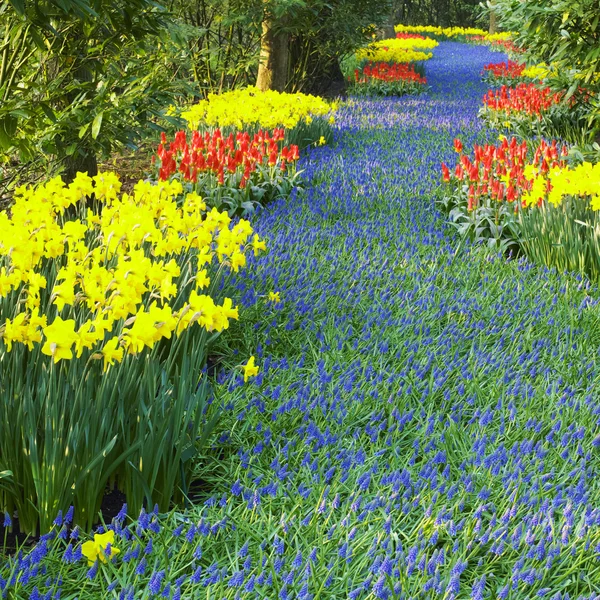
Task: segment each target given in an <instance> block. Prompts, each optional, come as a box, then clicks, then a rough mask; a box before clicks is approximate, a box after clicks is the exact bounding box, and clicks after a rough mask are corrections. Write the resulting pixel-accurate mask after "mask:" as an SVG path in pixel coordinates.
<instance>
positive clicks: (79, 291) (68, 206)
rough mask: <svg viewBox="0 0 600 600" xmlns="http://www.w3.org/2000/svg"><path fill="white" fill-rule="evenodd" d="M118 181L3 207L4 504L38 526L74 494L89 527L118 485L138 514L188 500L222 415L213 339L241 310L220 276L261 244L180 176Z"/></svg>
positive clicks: (0, 360) (108, 177)
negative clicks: (210, 355)
mask: <svg viewBox="0 0 600 600" xmlns="http://www.w3.org/2000/svg"><path fill="white" fill-rule="evenodd" d="M119 188H120V183H119V181H118V178H117V177H116V176H115V175H114V174H111V173H104V174H100V175H98V176H96V177H95V178H94V179H93V180H92V179H90V178H89V177H88V176H86V175H83V174H79V175H78V176H77V178H76V179H75V181H74V182H73V183H72V184H70V185H69V186H65V185H64V184H63V183H62V181H61V179H60V178H55V179H52V180H51V181H49V182H47V183H46V184H44V185H40V186H38V187H36V188H29V189H21V190H19V193H18V195H17V197H16V201H15V203H14V206H13V207H12V209H11V214H10V216H9V215H8V214H7V213H6V212H3V213H0V265H1V267H0V323H2V325H1V326H0V337H1V341H0V406H1V410H2V414H1V415H0V473H1V474H2V478H1V479H0V509H1V510H4V511H6V512H8V513H9V514H12V513H13V511H15V510H16V511H17V512H18V515H19V524H20V527H21V529H22V530H23V531H26V532H35V531H36V529H37V526H38V524H39V526H40V527H41V529H42V530H43V531H47V530H48V528H49V527H50V524H51V519H52V515H55V514H56V513H57V512H58V511H59V510H66V509H67V508H68V507H69V505H71V504H75V505H76V506H77V512H76V514H75V520H76V522H77V523H79V524H81V525H82V526H84V527H86V528H89V527H90V526H91V525H92V523H93V522H94V520H95V518H96V515H97V511H98V508H99V506H100V502H101V500H102V497H103V495H104V492H105V489H106V486H107V484H108V483H109V482H113V483H114V482H116V484H117V485H118V487H119V489H120V490H122V491H123V492H124V493H125V495H126V497H127V500H128V502H129V504H130V506H131V507H135V509H136V510H139V508H140V507H141V506H142V505H143V504H144V503H146V504H147V505H150V506H151V505H153V504H154V503H155V502H156V503H158V505H159V507H160V508H161V510H166V509H167V508H168V507H169V505H170V502H171V500H172V499H173V498H174V499H175V500H177V499H181V497H182V493H183V492H185V489H186V485H187V484H188V483H189V481H188V480H187V477H188V473H189V467H190V460H191V458H193V457H194V456H195V455H196V453H197V450H198V447H199V446H200V445H201V444H202V443H203V442H204V441H205V440H206V437H207V435H208V434H209V433H210V430H211V427H212V424H213V423H214V421H213V419H214V418H216V416H217V415H218V410H217V407H211V409H210V411H209V412H206V409H207V403H208V402H209V400H210V389H209V385H208V383H207V381H206V379H205V377H202V375H201V371H202V368H203V366H204V364H205V361H206V357H207V350H208V347H209V345H210V343H211V341H212V340H213V339H214V338H215V337H216V336H218V335H219V334H220V332H222V331H223V330H225V329H227V327H228V326H229V321H230V319H237V318H238V311H237V308H235V307H234V306H233V303H232V301H231V299H229V298H222V297H221V296H222V292H221V291H220V290H221V287H220V283H221V280H222V278H223V277H225V276H226V274H227V273H228V272H229V271H232V270H233V271H238V270H239V269H240V268H242V267H244V265H245V263H246V252H247V251H249V250H251V249H253V250H254V252H259V251H260V250H261V249H264V242H262V241H261V240H260V239H259V238H258V236H254V238H253V240H252V241H251V235H252V227H251V226H250V224H249V223H248V222H247V221H243V220H241V221H239V222H238V223H236V224H235V225H234V224H232V223H231V222H230V219H229V217H228V216H227V214H225V213H219V212H218V211H217V210H214V209H213V210H212V211H211V212H208V213H207V212H206V206H205V204H204V202H203V201H202V200H201V199H200V198H199V197H198V196H197V195H196V194H193V193H188V194H185V195H183V194H182V186H181V184H180V183H179V182H177V181H172V182H159V183H158V184H157V185H152V184H150V183H144V182H140V183H138V184H137V185H136V187H135V190H134V192H133V194H132V195H127V194H124V195H123V196H119ZM92 195H93V196H94V198H95V200H94V201H93V202H91V203H90V201H89V200H88V197H90V196H92Z"/></svg>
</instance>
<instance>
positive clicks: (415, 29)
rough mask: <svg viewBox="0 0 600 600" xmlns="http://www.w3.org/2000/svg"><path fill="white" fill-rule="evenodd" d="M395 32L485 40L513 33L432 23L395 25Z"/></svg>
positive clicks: (502, 37)
mask: <svg viewBox="0 0 600 600" xmlns="http://www.w3.org/2000/svg"><path fill="white" fill-rule="evenodd" d="M394 30H395V31H396V33H431V34H433V35H439V36H444V37H449V38H452V37H457V36H459V35H464V36H468V35H477V36H483V37H485V38H486V40H487V41H489V42H493V41H499V40H509V39H510V38H511V37H512V36H513V35H514V34H513V33H511V32H510V31H502V32H499V33H489V32H488V31H485V30H484V29H478V28H477V27H437V26H434V25H396V26H395V27H394Z"/></svg>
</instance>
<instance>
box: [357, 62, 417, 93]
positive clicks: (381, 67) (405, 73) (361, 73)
mask: <svg viewBox="0 0 600 600" xmlns="http://www.w3.org/2000/svg"><path fill="white" fill-rule="evenodd" d="M349 83H350V86H351V88H352V91H353V92H354V93H356V94H361V95H372V96H400V95H402V94H408V93H415V92H419V91H421V90H422V89H424V88H425V85H426V84H427V79H426V78H425V77H423V76H422V75H421V74H420V73H418V72H417V71H416V70H415V68H414V66H413V65H412V64H410V63H386V62H369V63H367V64H366V65H365V66H364V67H363V68H362V69H355V71H354V81H352V79H350V81H349Z"/></svg>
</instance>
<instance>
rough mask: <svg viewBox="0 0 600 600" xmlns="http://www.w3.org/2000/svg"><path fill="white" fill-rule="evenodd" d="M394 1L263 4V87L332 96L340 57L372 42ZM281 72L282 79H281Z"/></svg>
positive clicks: (270, 0) (280, 0) (279, 0)
mask: <svg viewBox="0 0 600 600" xmlns="http://www.w3.org/2000/svg"><path fill="white" fill-rule="evenodd" d="M392 7H393V1H392V0H264V1H263V2H262V5H261V13H262V17H263V29H262V31H263V36H262V41H263V43H262V48H261V50H262V52H261V64H260V67H259V76H258V84H259V87H261V89H281V87H282V81H283V80H284V79H285V84H284V86H285V88H286V89H288V90H303V91H308V92H313V93H336V92H338V91H339V86H340V85H341V86H343V83H344V80H343V77H342V75H341V71H340V68H339V59H340V58H342V57H343V56H345V55H348V54H351V53H352V52H354V51H355V50H356V49H357V48H359V47H360V46H362V45H363V44H364V43H365V41H368V40H369V39H371V37H372V35H373V34H374V33H376V31H377V29H378V28H379V27H381V26H382V25H384V24H385V22H386V20H387V19H388V18H389V15H390V13H391V11H392ZM284 74H285V75H284Z"/></svg>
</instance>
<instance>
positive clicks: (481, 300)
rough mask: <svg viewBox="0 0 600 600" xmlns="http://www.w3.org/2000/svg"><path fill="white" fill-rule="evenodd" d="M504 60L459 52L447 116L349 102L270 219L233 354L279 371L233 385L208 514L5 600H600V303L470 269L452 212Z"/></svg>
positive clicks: (122, 521) (541, 273)
mask: <svg viewBox="0 0 600 600" xmlns="http://www.w3.org/2000/svg"><path fill="white" fill-rule="evenodd" d="M497 57H498V54H495V53H492V52H490V51H489V50H488V49H486V48H485V47H479V46H467V45H463V44H457V43H450V42H444V43H441V44H440V46H439V47H438V48H437V49H436V54H435V56H434V58H433V59H432V60H431V61H429V62H428V64H427V78H428V82H429V84H430V85H431V90H430V91H429V92H428V93H425V94H422V95H419V96H418V97H404V98H399V99H393V98H386V99H377V100H368V99H361V100H360V101H352V102H349V103H348V104H346V105H345V106H344V107H343V108H342V109H341V111H340V115H339V117H338V119H337V121H338V122H337V132H336V138H337V139H336V141H337V143H336V144H335V145H333V146H332V147H323V148H318V149H315V150H313V151H312V152H311V153H310V154H309V156H307V157H305V158H304V159H303V161H302V166H301V168H303V169H305V172H304V178H305V180H307V181H308V182H309V184H308V185H307V187H306V189H305V190H304V191H300V192H298V193H297V194H294V195H292V197H290V198H289V199H288V200H284V201H280V202H276V203H274V204H272V205H270V206H268V207H267V208H266V209H265V210H263V211H262V212H261V213H259V214H258V215H257V217H256V218H255V219H254V221H253V225H254V227H255V229H256V230H257V232H258V233H259V234H260V235H261V236H264V237H266V238H267V240H268V245H269V250H270V251H269V253H268V255H267V256H264V257H259V258H257V259H256V261H255V264H254V266H253V268H252V269H248V271H247V274H245V275H243V276H240V277H238V278H237V280H236V281H235V282H234V286H235V289H236V291H237V294H238V297H239V298H240V301H241V303H242V305H243V306H244V307H245V308H244V312H245V314H244V318H242V319H241V320H240V324H239V325H236V326H235V327H233V328H232V329H231V330H230V332H229V333H228V335H227V336H226V337H225V338H223V339H222V341H221V342H220V343H221V344H223V346H222V347H221V348H220V350H219V351H220V352H222V354H223V355H224V356H227V355H228V354H229V353H230V351H231V349H234V350H235V351H238V352H239V354H240V355H241V356H247V355H248V354H255V355H256V359H257V364H259V365H260V367H261V371H260V374H259V376H258V377H257V378H256V379H255V380H253V382H252V383H250V384H243V381H242V379H241V376H239V377H234V379H233V381H232V379H231V377H232V376H231V372H232V371H231V369H229V368H223V370H222V372H221V374H220V376H219V382H220V383H219V384H218V385H217V386H216V390H215V401H214V405H215V406H216V405H218V404H219V401H220V400H223V399H225V401H226V399H227V397H228V390H229V389H230V388H231V387H236V388H237V387H238V386H239V387H240V388H241V389H242V390H243V391H242V393H241V396H242V397H241V399H240V400H239V401H236V402H235V403H234V404H231V405H226V406H225V407H224V413H223V416H222V418H221V420H220V422H219V425H218V427H217V433H216V436H215V440H214V445H213V449H212V450H210V451H207V452H206V453H205V454H206V456H205V457H204V459H203V461H202V463H201V464H200V465H199V470H198V475H199V477H201V479H202V495H203V497H202V501H201V503H200V504H197V505H195V506H193V507H190V508H189V509H188V510H187V511H185V512H179V513H170V514H168V515H154V514H152V513H150V514H146V513H144V514H142V516H141V517H140V518H139V519H136V520H135V521H134V522H131V521H130V520H129V519H128V518H127V517H125V515H124V513H122V514H121V515H119V516H118V517H117V518H116V519H115V520H114V521H113V524H112V525H110V527H112V528H113V529H114V530H115V538H114V544H113V546H114V548H118V549H119V554H118V555H117V557H116V560H115V561H114V562H110V561H109V562H102V561H100V562H98V563H95V564H93V565H88V564H87V563H86V561H85V560H82V559H81V547H80V541H81V540H82V539H84V538H85V536H83V535H82V534H79V533H78V532H77V531H75V532H74V533H73V532H72V531H70V529H69V528H68V527H67V526H66V525H65V524H64V523H63V522H62V521H61V520H60V519H59V520H58V521H57V524H56V527H55V530H54V531H53V532H51V534H50V535H47V536H44V537H43V538H42V540H41V541H40V543H39V544H38V545H37V547H36V548H35V549H34V550H33V551H32V552H29V553H23V554H21V555H18V556H16V557H13V558H12V559H11V560H10V561H8V562H7V563H5V564H4V565H3V566H1V567H0V576H1V577H2V579H0V589H3V590H4V591H3V594H4V596H5V597H7V598H35V599H39V598H57V597H59V595H60V597H61V598H71V599H72V598H79V599H80V600H83V599H84V598H119V599H120V598H123V599H129V598H132V599H133V598H153V597H157V598H158V597H165V598H207V599H213V598H214V599H216V600H220V599H222V598H227V599H237V598H239V599H242V598H244V599H254V598H257V599H258V598H265V599H266V598H268V599H279V600H286V599H287V600H292V599H299V600H309V599H311V600H316V599H340V600H341V599H346V598H349V599H353V600H358V599H367V598H369V599H371V598H382V599H393V598H394V599H400V598H405V599H408V598H445V599H451V598H474V599H478V600H479V599H482V598H511V599H517V598H518V599H524V598H538V597H548V598H556V599H567V598H573V599H575V598H589V599H591V598H597V597H598V594H599V593H600V562H599V559H600V493H599V491H600V483H599V479H598V472H599V468H600V427H599V418H600V396H599V393H598V381H599V372H600V365H599V360H598V348H599V346H600V327H599V323H600V318H599V316H598V314H599V313H598V301H597V290H596V289H594V288H592V287H591V286H590V285H589V284H588V283H587V282H585V281H584V280H581V279H578V278H576V277H571V276H564V275H558V274H556V273H554V272H552V271H549V270H546V269H543V268H540V267H537V266H532V265H531V264H529V263H527V262H526V261H524V260H521V259H518V260H512V261H507V260H506V259H505V257H503V256H502V255H498V254H495V253H493V252H490V251H488V250H486V249H485V248H482V247H475V246H470V245H468V244H467V245H461V244H460V243H459V242H458V240H457V238H456V237H455V236H454V234H453V232H452V230H451V228H450V227H449V226H447V225H446V224H445V223H444V219H443V216H442V215H441V214H440V213H439V212H438V210H437V209H436V207H435V199H436V198H437V197H438V196H439V194H440V193H441V191H440V170H439V167H440V163H441V162H442V161H445V162H446V163H450V164H451V163H452V162H453V160H452V155H453V148H452V141H453V139H454V138H455V137H456V136H458V135H460V137H461V139H462V140H463V143H464V144H465V146H466V147H469V146H470V145H471V144H472V142H475V141H482V140H484V139H486V136H487V137H489V136H490V135H491V134H490V133H489V132H486V131H484V130H483V129H482V127H481V125H480V124H479V122H478V121H477V111H478V108H479V106H480V102H481V96H482V95H483V93H484V92H485V90H486V86H485V84H482V83H481V82H480V72H481V69H482V67H483V65H484V64H486V63H489V62H492V61H497ZM270 291H278V292H280V296H281V299H282V302H281V303H279V304H274V303H269V302H267V301H266V299H265V298H263V297H262V296H266V295H267V294H268V293H269V292H270ZM225 344H226V345H227V347H225ZM234 358H235V356H234ZM229 360H231V359H229ZM232 364H233V363H232ZM242 386H243V387H242ZM239 392H240V390H239V389H238V390H236V397H237V396H239V395H240V393H239ZM67 520H68V519H67ZM59 592H60V594H59Z"/></svg>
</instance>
